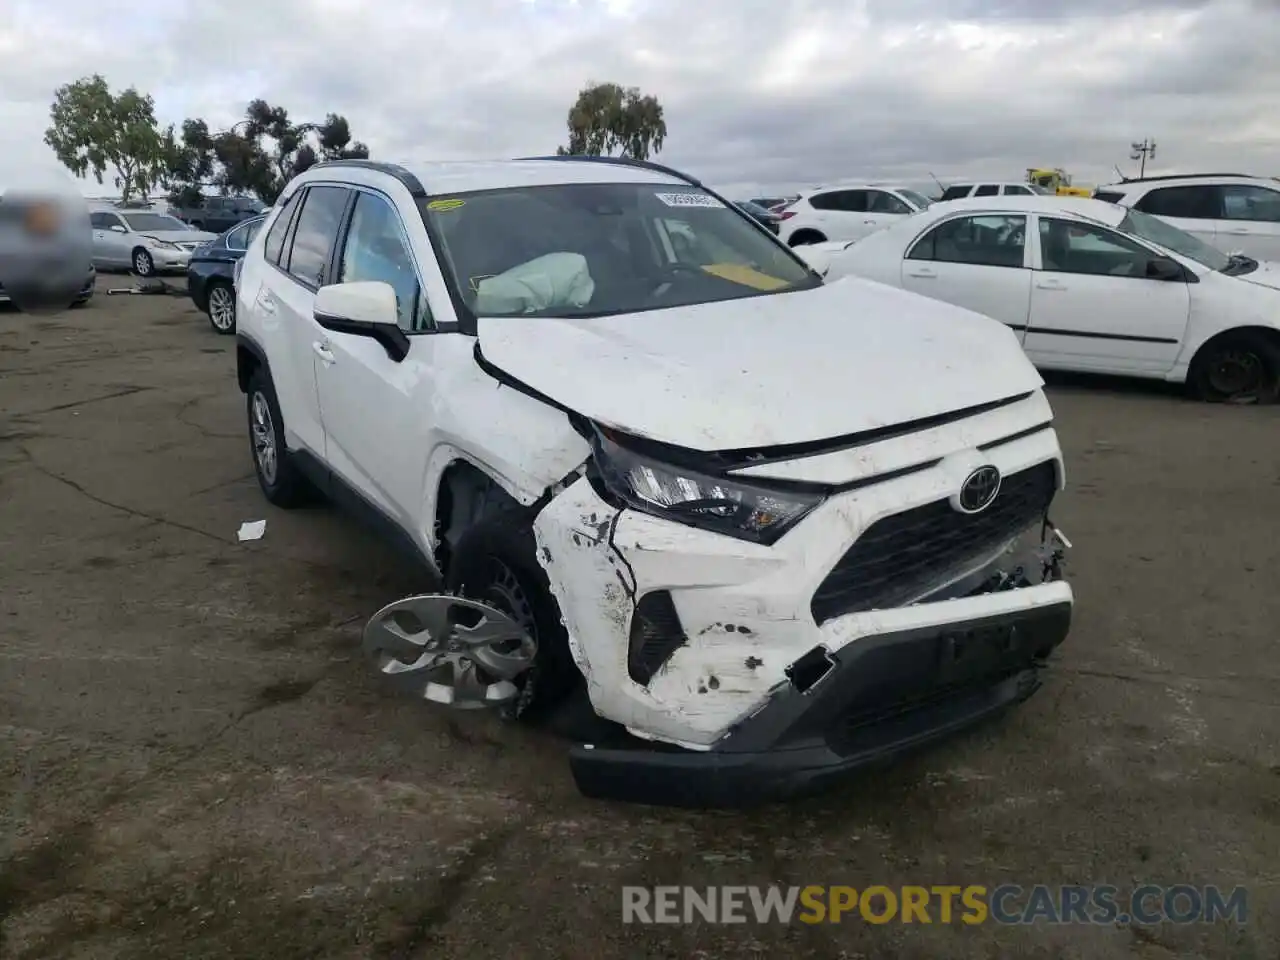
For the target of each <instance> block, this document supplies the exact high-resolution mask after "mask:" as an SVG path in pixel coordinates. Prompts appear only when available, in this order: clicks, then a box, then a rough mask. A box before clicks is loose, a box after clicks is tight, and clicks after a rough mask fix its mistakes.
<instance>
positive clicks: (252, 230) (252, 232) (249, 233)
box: [244, 220, 263, 247]
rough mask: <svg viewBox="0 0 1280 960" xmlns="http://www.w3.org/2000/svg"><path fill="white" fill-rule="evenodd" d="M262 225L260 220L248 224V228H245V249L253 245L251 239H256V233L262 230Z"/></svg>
mask: <svg viewBox="0 0 1280 960" xmlns="http://www.w3.org/2000/svg"><path fill="white" fill-rule="evenodd" d="M262 223H263V221H261V220H255V221H253V223H251V224H249V226H247V227H245V231H244V245H245V246H246V247H248V246H249V244H251V243H253V238H254V237H256V236H257V235H258V231H259V230H261V229H262Z"/></svg>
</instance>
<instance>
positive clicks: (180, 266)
mask: <svg viewBox="0 0 1280 960" xmlns="http://www.w3.org/2000/svg"><path fill="white" fill-rule="evenodd" d="M89 222H90V224H91V226H92V227H93V264H94V266H95V267H97V268H98V269H99V270H130V271H132V272H133V273H136V274H137V275H138V276H140V277H151V276H155V275H156V274H158V273H165V272H169V271H178V270H186V269H187V263H188V262H189V261H190V260H191V253H192V251H194V250H195V249H196V248H197V247H199V246H202V245H203V244H205V243H208V242H209V241H210V240H215V239H217V234H214V233H206V232H205V231H203V230H193V229H192V228H191V227H189V226H187V225H186V224H185V223H183V222H182V221H181V220H179V219H178V218H177V217H173V216H170V215H169V214H167V213H156V212H154V211H151V210H114V209H112V210H101V209H100V210H93V211H91V212H90V214H89Z"/></svg>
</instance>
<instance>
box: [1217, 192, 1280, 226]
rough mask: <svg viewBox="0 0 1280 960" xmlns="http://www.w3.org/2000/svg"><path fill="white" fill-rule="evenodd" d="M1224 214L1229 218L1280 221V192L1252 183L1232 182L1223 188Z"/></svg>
mask: <svg viewBox="0 0 1280 960" xmlns="http://www.w3.org/2000/svg"><path fill="white" fill-rule="evenodd" d="M1222 215H1223V218H1224V219H1227V220H1258V221H1261V222H1263V223H1280V193H1278V192H1276V191H1275V190H1268V189H1267V188H1266V187H1255V186H1253V185H1252V184H1243V183H1242V184H1230V185H1227V186H1224V187H1223V188H1222Z"/></svg>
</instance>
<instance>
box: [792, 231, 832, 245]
mask: <svg viewBox="0 0 1280 960" xmlns="http://www.w3.org/2000/svg"><path fill="white" fill-rule="evenodd" d="M826 239H827V238H826V236H824V235H823V234H821V233H819V232H818V231H817V230H797V231H796V232H795V234H794V235H793V236H792V237H791V239H790V240H788V241H787V243H788V245H790V246H793V247H803V246H806V245H808V244H810V243H822V242H824V241H825V240H826Z"/></svg>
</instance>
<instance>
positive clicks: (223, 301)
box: [208, 280, 236, 336]
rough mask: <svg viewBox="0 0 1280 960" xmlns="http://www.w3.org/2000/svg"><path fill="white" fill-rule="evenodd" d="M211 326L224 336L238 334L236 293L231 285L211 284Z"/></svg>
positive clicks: (217, 282) (219, 282)
mask: <svg viewBox="0 0 1280 960" xmlns="http://www.w3.org/2000/svg"><path fill="white" fill-rule="evenodd" d="M208 313H209V324H210V325H211V326H212V327H213V330H214V332H215V333H220V334H222V335H223V336H226V335H227V334H232V333H235V332H236V293H235V288H234V287H232V286H231V284H229V283H227V282H225V281H222V280H215V281H213V282H212V283H211V284H209V311H208Z"/></svg>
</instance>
